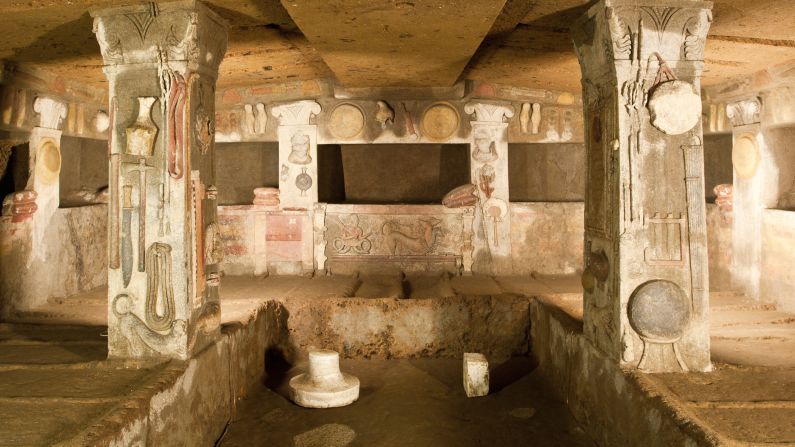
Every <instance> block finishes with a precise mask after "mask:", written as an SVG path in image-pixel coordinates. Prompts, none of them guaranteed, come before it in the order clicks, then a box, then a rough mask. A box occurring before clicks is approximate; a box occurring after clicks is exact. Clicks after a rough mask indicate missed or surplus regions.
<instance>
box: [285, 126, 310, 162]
mask: <svg viewBox="0 0 795 447" xmlns="http://www.w3.org/2000/svg"><path fill="white" fill-rule="evenodd" d="M310 149H311V144H310V139H309V135H307V134H305V133H303V132H300V131H299V132H296V133H295V134H293V136H292V138H290V155H289V156H287V161H289V162H290V163H293V164H297V165H308V164H310V163H312V155H310V153H309V152H310Z"/></svg>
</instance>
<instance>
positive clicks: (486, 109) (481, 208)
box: [464, 102, 514, 275]
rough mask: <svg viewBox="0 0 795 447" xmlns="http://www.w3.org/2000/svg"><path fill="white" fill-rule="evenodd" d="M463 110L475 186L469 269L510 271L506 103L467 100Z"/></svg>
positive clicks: (508, 114)
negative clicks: (467, 121) (468, 119)
mask: <svg viewBox="0 0 795 447" xmlns="http://www.w3.org/2000/svg"><path fill="white" fill-rule="evenodd" d="M464 112H466V113H468V114H470V115H473V118H474V120H472V121H471V125H472V134H471V143H470V146H469V147H470V160H469V166H470V172H469V175H470V181H471V182H472V184H474V185H477V187H478V189H477V191H478V197H479V198H480V201H479V204H478V207H477V208H476V210H475V218H474V222H473V225H474V228H475V231H474V233H475V240H474V241H473V246H474V255H473V263H474V265H473V267H472V268H473V270H475V271H477V272H479V273H493V274H502V275H506V274H510V273H512V267H511V210H510V206H509V199H508V123H507V122H504V119H505V118H511V117H513V114H514V110H513V107H512V106H511V105H510V104H509V103H486V102H470V103H467V104H466V105H465V106H464Z"/></svg>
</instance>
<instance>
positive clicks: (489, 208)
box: [483, 197, 508, 247]
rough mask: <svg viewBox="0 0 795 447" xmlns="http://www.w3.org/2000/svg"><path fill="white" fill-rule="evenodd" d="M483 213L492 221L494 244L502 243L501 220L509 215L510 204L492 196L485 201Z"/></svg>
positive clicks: (496, 245)
mask: <svg viewBox="0 0 795 447" xmlns="http://www.w3.org/2000/svg"><path fill="white" fill-rule="evenodd" d="M483 215H484V216H485V218H486V220H487V221H488V222H489V223H491V226H492V229H491V230H492V231H491V234H492V237H493V239H492V240H493V241H494V246H495V247H499V245H500V222H502V221H503V219H505V216H507V215H508V204H507V203H505V201H504V200H502V199H499V198H497V197H492V198H490V199H488V200H486V201H485V202H483Z"/></svg>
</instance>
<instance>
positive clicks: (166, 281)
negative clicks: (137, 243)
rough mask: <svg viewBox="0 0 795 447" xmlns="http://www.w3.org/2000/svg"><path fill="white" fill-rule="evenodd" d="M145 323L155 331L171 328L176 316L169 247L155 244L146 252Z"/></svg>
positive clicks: (158, 243)
mask: <svg viewBox="0 0 795 447" xmlns="http://www.w3.org/2000/svg"><path fill="white" fill-rule="evenodd" d="M146 270H147V272H148V274H147V283H146V314H145V315H146V323H147V325H148V327H150V328H151V329H153V330H155V331H166V330H169V329H170V328H171V325H172V323H173V322H174V320H175V316H176V304H175V302H174V289H173V283H172V281H171V246H169V245H167V244H163V243H160V242H155V243H154V244H152V245H150V246H149V249H148V250H147V252H146Z"/></svg>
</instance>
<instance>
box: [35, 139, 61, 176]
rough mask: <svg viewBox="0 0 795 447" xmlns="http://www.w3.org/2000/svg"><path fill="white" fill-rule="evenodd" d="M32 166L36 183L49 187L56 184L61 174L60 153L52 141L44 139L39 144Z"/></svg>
mask: <svg viewBox="0 0 795 447" xmlns="http://www.w3.org/2000/svg"><path fill="white" fill-rule="evenodd" d="M34 166H35V168H34V169H35V171H34V172H35V176H36V180H37V181H38V182H41V183H42V184H43V185H51V184H54V183H57V182H58V177H59V175H60V173H61V151H60V149H58V146H57V145H56V144H55V142H54V141H53V140H52V139H50V138H47V139H44V140H42V142H41V144H39V147H38V149H37V150H36V159H35V163H34Z"/></svg>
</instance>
